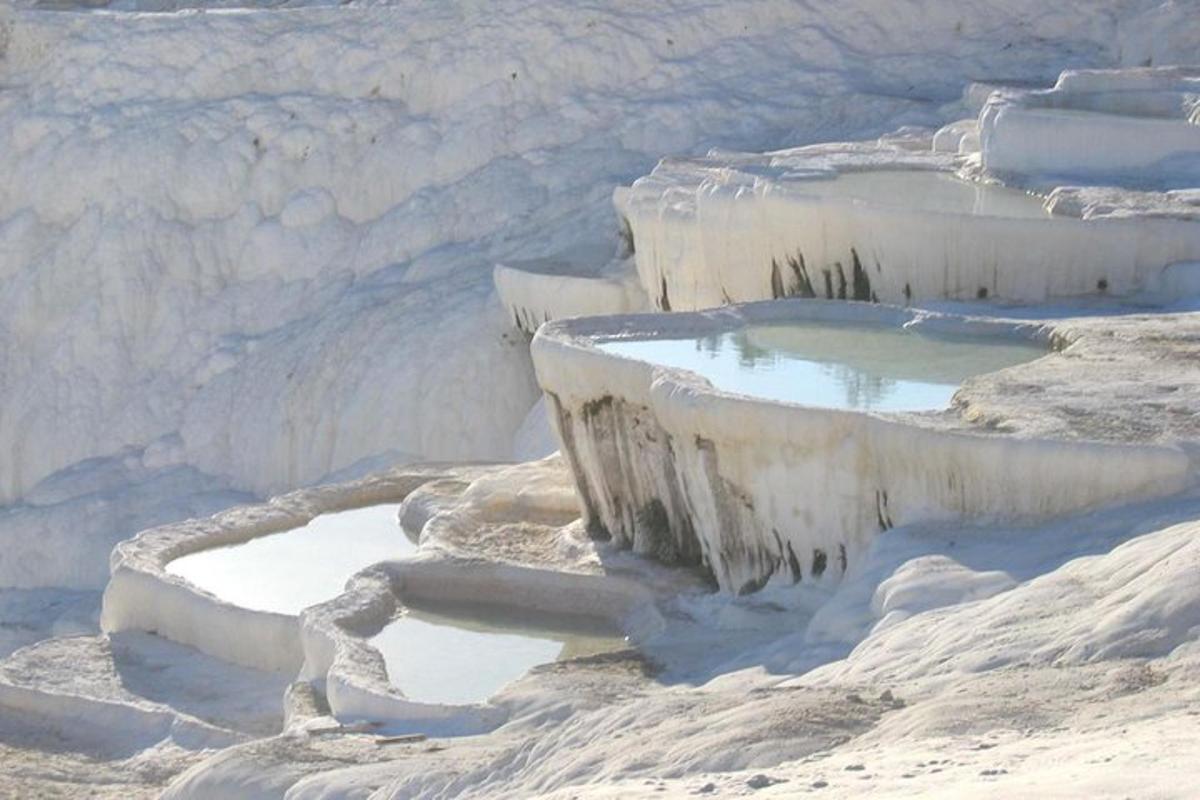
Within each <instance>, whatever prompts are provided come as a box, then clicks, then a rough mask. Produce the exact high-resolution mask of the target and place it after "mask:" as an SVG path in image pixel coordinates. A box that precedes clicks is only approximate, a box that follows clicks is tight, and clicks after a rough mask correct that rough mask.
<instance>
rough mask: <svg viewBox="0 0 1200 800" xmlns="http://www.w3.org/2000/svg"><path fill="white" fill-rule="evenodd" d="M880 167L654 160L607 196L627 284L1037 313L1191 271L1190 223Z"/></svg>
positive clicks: (695, 295) (667, 299) (676, 299)
mask: <svg viewBox="0 0 1200 800" xmlns="http://www.w3.org/2000/svg"><path fill="white" fill-rule="evenodd" d="M1198 130H1200V129H1198ZM889 155H891V154H889V153H888V151H886V150H881V151H879V152H877V153H875V154H874V155H872V154H871V153H870V152H869V151H867V152H864V153H863V154H862V155H861V157H860V158H859V159H858V161H859V163H854V160H853V159H842V160H841V163H838V164H837V168H838V169H839V170H841V172H830V171H828V170H827V169H826V170H825V171H821V169H819V168H820V167H823V166H824V165H827V164H828V163H829V162H830V160H831V159H830V155H829V154H828V153H825V152H824V150H823V149H822V148H821V147H814V148H808V149H806V151H805V152H803V153H800V152H790V153H780V154H768V155H767V156H764V157H762V158H761V159H760V160H759V161H757V162H753V161H738V160H737V159H727V158H722V157H710V158H709V159H704V160H701V161H699V162H688V163H680V162H672V161H664V162H662V163H660V164H659V165H658V167H656V168H655V171H654V172H653V173H652V174H651V176H649V177H648V178H645V179H641V180H639V181H637V182H635V183H634V184H633V186H632V188H630V189H629V190H627V191H625V192H621V193H618V195H617V205H618V210H619V212H620V213H621V214H622V216H623V217H624V218H625V219H627V220H628V223H629V226H630V228H631V229H632V231H633V240H634V247H635V260H636V264H637V271H638V275H639V278H640V280H641V282H642V285H643V287H644V288H645V289H646V291H647V294H649V296H650V297H651V299H652V300H653V302H654V304H655V306H656V307H657V308H659V309H661V310H664V311H668V310H675V311H680V310H692V309H702V308H710V307H715V306H720V305H724V304H728V303H731V302H744V301H751V300H764V299H771V298H780V297H789V296H799V297H819V298H827V299H849V300H872V301H880V302H887V303H897V304H909V303H913V302H919V301H927V300H940V299H956V300H973V299H992V300H1012V301H1022V302H1043V301H1046V300H1049V299H1052V298H1056V297H1066V296H1074V295H1088V294H1115V295H1123V294H1130V293H1134V292H1137V291H1139V290H1141V289H1143V288H1144V287H1145V286H1146V285H1147V284H1148V283H1150V282H1152V281H1153V280H1155V279H1156V278H1157V276H1158V275H1159V274H1160V273H1161V272H1162V270H1163V269H1164V268H1165V267H1167V266H1168V265H1170V264H1172V263H1176V262H1186V261H1195V260H1200V221H1198V220H1196V219H1181V218H1176V219H1163V218H1157V217H1154V216H1153V215H1151V214H1148V213H1144V214H1143V215H1142V216H1140V217H1139V216H1138V215H1137V213H1136V211H1135V212H1134V213H1133V215H1132V217H1133V218H1130V216H1129V215H1126V216H1121V217H1117V216H1112V217H1090V218H1085V219H1081V218H1079V217H1072V216H1064V215H1051V214H1049V213H1047V211H1046V210H1045V209H1044V208H1043V207H1042V202H1041V199H1039V198H1038V197H1035V196H1030V195H1026V194H1025V193H1024V192H1021V191H1018V190H1016V189H1009V188H1005V187H999V186H994V185H986V184H979V183H976V182H972V181H968V180H965V179H962V178H958V177H955V176H954V175H952V174H950V173H948V172H945V173H943V174H936V173H931V172H930V171H928V169H925V170H921V169H912V168H905V169H904V170H903V171H898V170H897V169H895V168H888V167H887V166H886V164H887V161H886V159H887V157H888V156H889ZM893 158H894V156H893ZM905 158H906V159H908V160H909V161H911V160H912V156H911V154H908V155H905ZM881 160H882V161H883V163H882V165H881V164H880V163H879V162H880V161H881ZM938 163H944V162H938V161H937V160H936V159H928V160H927V162H926V166H927V167H928V166H935V165H937V164H938ZM806 165H807V166H806ZM913 166H915V165H913ZM851 170H853V171H851Z"/></svg>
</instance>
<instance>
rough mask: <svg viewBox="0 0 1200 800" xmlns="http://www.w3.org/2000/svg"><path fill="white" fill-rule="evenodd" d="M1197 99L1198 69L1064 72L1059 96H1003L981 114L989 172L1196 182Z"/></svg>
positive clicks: (1199, 148) (1199, 171)
mask: <svg viewBox="0 0 1200 800" xmlns="http://www.w3.org/2000/svg"><path fill="white" fill-rule="evenodd" d="M1198 98H1200V68H1195V67H1191V68H1188V67H1161V68H1147V69H1129V70H1081V71H1077V72H1064V73H1063V74H1062V75H1061V76H1060V77H1059V80H1058V83H1057V84H1056V85H1055V86H1054V88H1052V89H1047V90H1043V91H1003V92H998V93H996V94H994V95H993V96H992V97H991V98H990V99H989V100H988V103H987V104H986V106H985V107H984V109H983V112H982V113H981V115H980V143H981V148H982V161H983V166H984V167H985V168H986V169H988V170H989V171H990V172H993V173H996V174H1008V173H1019V174H1043V175H1058V176H1073V177H1077V178H1083V179H1093V180H1095V179H1110V178H1117V179H1119V178H1122V177H1127V178H1131V179H1134V182H1141V181H1146V180H1150V181H1151V182H1166V183H1168V184H1169V183H1173V182H1176V181H1178V180H1179V179H1181V178H1190V179H1194V178H1196V177H1200V164H1198V163H1197V159H1200V102H1198ZM1185 160H1190V167H1189V165H1188V164H1187V163H1185Z"/></svg>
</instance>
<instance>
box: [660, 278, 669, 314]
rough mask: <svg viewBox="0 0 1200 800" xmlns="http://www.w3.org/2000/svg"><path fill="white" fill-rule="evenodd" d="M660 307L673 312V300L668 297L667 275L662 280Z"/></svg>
mask: <svg viewBox="0 0 1200 800" xmlns="http://www.w3.org/2000/svg"><path fill="white" fill-rule="evenodd" d="M658 307H659V308H660V309H662V310H663V311H670V310H671V298H670V297H668V296H667V278H666V276H665V275H664V276H663V279H662V294H661V295H659V298H658Z"/></svg>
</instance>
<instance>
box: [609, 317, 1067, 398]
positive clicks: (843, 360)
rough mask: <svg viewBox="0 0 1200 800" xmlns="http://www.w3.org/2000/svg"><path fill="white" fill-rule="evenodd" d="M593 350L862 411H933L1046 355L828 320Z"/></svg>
mask: <svg viewBox="0 0 1200 800" xmlns="http://www.w3.org/2000/svg"><path fill="white" fill-rule="evenodd" d="M598 347H599V348H600V349H601V350H604V351H606V352H610V353H615V354H617V355H622V356H628V357H630V358H636V359H639V360H643V361H649V362H650V363H653V364H659V365H662V366H667V367H677V368H680V369H685V370H688V371H690V372H695V373H696V374H698V375H700V376H702V377H704V378H706V379H708V380H709V381H710V382H711V383H712V384H713V386H714V387H716V388H718V389H721V390H724V391H727V392H733V393H735V394H744V395H750V396H752V397H761V398H764V399H767V400H781V401H783V402H788V403H799V404H801V405H808V406H819V407H822V408H845V409H854V410H861V411H924V410H926V409H935V408H942V407H945V406H946V405H948V404H949V402H950V398H951V397H952V396H953V395H954V392H955V391H956V390H957V389H958V386H959V384H961V383H962V382H963V380H965V379H966V378H969V377H971V376H972V375H979V374H981V373H985V372H992V371H995V370H999V369H1003V368H1005V367H1010V366H1013V365H1015V364H1020V363H1022V362H1024V361H1031V360H1033V359H1034V358H1037V357H1038V356H1039V355H1042V354H1043V353H1044V352H1045V351H1044V350H1043V349H1042V348H1040V347H1036V346H1033V345H1027V344H1021V343H1019V342H1005V341H1003V340H1001V341H989V340H988V339H985V338H981V337H976V338H974V339H970V338H966V337H948V336H932V335H927V334H920V333H912V332H908V331H905V330H903V329H888V328H884V327H882V326H870V325H850V324H836V323H825V324H820V323H794V324H790V325H751V326H748V327H746V328H743V329H739V330H734V331H729V332H726V333H722V334H718V335H714V336H705V337H703V338H699V339H617V340H612V341H606V342H600V343H599V344H598Z"/></svg>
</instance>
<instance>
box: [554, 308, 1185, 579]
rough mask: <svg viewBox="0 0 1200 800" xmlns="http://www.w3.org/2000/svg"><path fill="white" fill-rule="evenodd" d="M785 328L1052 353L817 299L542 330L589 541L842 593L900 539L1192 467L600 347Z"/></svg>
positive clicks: (1070, 504)
mask: <svg viewBox="0 0 1200 800" xmlns="http://www.w3.org/2000/svg"><path fill="white" fill-rule="evenodd" d="M789 320H828V321H838V322H870V323H876V324H889V325H896V326H899V325H912V326H917V327H918V329H921V330H925V331H930V332H937V331H943V332H946V333H954V334H970V335H981V336H985V335H992V336H1010V337H1011V336H1016V337H1026V338H1033V339H1040V340H1041V341H1044V342H1048V341H1049V337H1050V335H1051V333H1050V331H1048V330H1046V329H1042V328H1037V327H1033V326H1028V325H1022V324H1019V323H1005V322H997V321H983V320H976V319H969V318H962V317H952V316H948V315H932V314H922V313H920V312H914V311H909V310H903V309H898V308H893V307H885V306H878V305H870V304H849V303H827V302H820V301H788V302H777V303H758V304H749V305H744V306H734V307H729V308H725V309H722V310H720V311H711V312H705V313H691V314H669V315H661V314H660V315H646V316H640V317H639V316H633V317H624V318H609V319H600V318H592V319H579V320H570V321H565V322H558V323H552V324H549V325H546V326H544V327H543V328H542V329H541V330H540V331H539V333H538V335H537V336H535V337H534V341H533V348H532V349H533V357H534V365H535V368H536V371H537V375H538V381H539V383H540V384H541V386H542V388H543V390H544V392H545V394H546V396H547V398H548V400H549V403H550V406H551V409H552V418H553V419H554V422H555V426H556V430H557V433H558V435H559V437H560V441H561V443H562V452H563V453H564V455H565V457H566V458H567V462H568V464H569V466H570V469H571V472H572V475H573V477H574V479H575V483H576V486H577V488H578V491H579V495H580V498H581V503H582V506H583V514H584V519H585V522H586V524H587V525H588V526H589V529H590V530H591V531H592V533H593V535H596V536H599V537H601V538H603V537H611V538H612V539H613V540H614V542H615V543H616V544H617V545H618V546H623V547H629V548H632V549H633V550H634V551H636V552H638V553H641V554H644V555H648V556H651V557H654V558H657V559H659V560H661V561H664V562H667V563H676V564H687V565H700V566H703V567H705V568H707V569H708V570H710V571H711V573H712V575H713V577H714V578H715V579H716V581H717V583H718V584H719V586H720V587H721V588H722V589H723V590H726V591H733V592H745V591H752V590H755V589H757V588H760V587H762V586H763V585H765V584H766V583H767V582H768V581H770V580H771V579H773V578H775V579H777V580H783V581H788V582H796V581H812V580H814V579H815V580H819V581H832V580H837V579H838V578H839V577H840V575H841V574H842V573H843V572H844V571H845V570H846V569H847V568H849V567H850V566H851V565H853V564H854V563H855V562H856V561H857V559H858V558H859V557H860V556H861V555H862V554H863V552H864V551H865V549H866V548H867V547H868V546H869V544H870V543H871V541H872V540H873V539H874V538H875V537H876V536H878V535H879V534H880V533H882V532H884V531H886V530H887V529H889V528H891V527H893V526H897V525H906V524H912V523H922V522H934V521H942V520H955V519H970V518H993V517H994V518H1010V519H1036V518H1043V517H1047V516H1052V515H1056V514H1062V513H1067V512H1071V511H1076V510H1079V509H1083V508H1089V507H1094V506H1097V505H1102V504H1106V503H1113V502H1117V501H1121V500H1126V499H1131V498H1137V497H1146V496H1158V495H1165V494H1169V493H1173V492H1175V491H1178V490H1179V489H1181V488H1182V487H1183V486H1184V485H1186V483H1187V481H1188V480H1189V476H1190V465H1189V460H1188V458H1187V456H1186V455H1184V454H1183V453H1182V452H1181V451H1179V450H1177V449H1175V448H1172V447H1167V446H1136V445H1128V446H1126V445H1120V444H1101V443H1091V442H1081V441H1062V440H1056V439H1048V438H1020V437H1016V436H1008V435H1002V434H999V433H988V432H986V431H985V430H981V429H978V428H972V427H970V426H968V425H967V424H966V423H964V422H963V421H962V420H961V419H960V418H959V417H958V415H957V414H956V413H955V412H954V411H945V412H940V413H933V414H873V413H861V412H855V411H843V410H834V409H824V408H808V407H803V406H798V405H793V404H787V403H779V402H771V401H764V400H758V399H754V398H749V397H744V396H739V395H736V394H733V393H729V392H722V391H718V390H716V389H714V388H713V387H712V386H711V385H710V384H708V383H707V382H706V381H704V380H703V379H701V378H699V377H698V376H696V375H695V374H693V373H689V372H685V371H682V370H677V369H669V368H663V367H658V366H655V365H652V364H649V363H646V362H643V361H636V360H632V359H628V358H623V357H619V356H615V355H612V354H609V353H606V352H604V351H602V350H600V349H599V348H598V347H597V346H596V342H597V341H600V340H603V339H605V338H611V337H619V336H633V335H636V336H662V337H671V338H682V337H684V336H692V335H694V336H702V335H705V334H712V333H720V332H723V331H727V330H731V329H734V328H736V327H739V326H743V325H748V324H760V323H762V324H769V323H780V322H786V321H789ZM1049 357H1050V358H1054V357H1055V356H1054V355H1049ZM1012 369H1013V370H1020V369H1022V367H1020V366H1018V367H1014V368H1012ZM1031 402H1033V401H1031Z"/></svg>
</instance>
